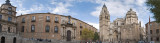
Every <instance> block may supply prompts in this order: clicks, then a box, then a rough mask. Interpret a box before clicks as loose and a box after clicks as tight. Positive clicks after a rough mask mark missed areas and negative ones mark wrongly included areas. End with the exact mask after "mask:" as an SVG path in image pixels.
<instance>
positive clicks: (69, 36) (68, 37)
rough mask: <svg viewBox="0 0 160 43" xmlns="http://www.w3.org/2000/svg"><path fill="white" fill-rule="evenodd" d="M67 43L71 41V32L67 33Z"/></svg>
mask: <svg viewBox="0 0 160 43" xmlns="http://www.w3.org/2000/svg"><path fill="white" fill-rule="evenodd" d="M67 41H71V31H70V30H68V31H67Z"/></svg>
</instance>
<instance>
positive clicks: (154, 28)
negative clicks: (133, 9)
mask: <svg viewBox="0 0 160 43" xmlns="http://www.w3.org/2000/svg"><path fill="white" fill-rule="evenodd" d="M145 25H146V34H147V35H148V26H149V23H147V24H145ZM159 30H160V23H157V22H155V21H153V22H150V40H151V41H154V42H156V43H159V42H160V32H159ZM147 40H148V38H147Z"/></svg>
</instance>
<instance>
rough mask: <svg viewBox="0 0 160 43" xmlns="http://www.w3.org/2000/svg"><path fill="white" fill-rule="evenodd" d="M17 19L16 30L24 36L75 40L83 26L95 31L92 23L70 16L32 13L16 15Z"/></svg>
mask: <svg viewBox="0 0 160 43" xmlns="http://www.w3.org/2000/svg"><path fill="white" fill-rule="evenodd" d="M17 19H18V20H17V30H18V31H17V32H18V33H20V35H22V37H24V38H35V39H55V40H64V41H76V40H81V38H80V35H81V31H82V30H83V29H84V28H87V29H89V30H92V31H94V32H97V29H96V28H95V27H93V26H92V25H89V24H87V23H85V22H83V21H81V20H78V19H76V18H73V17H71V16H63V15H57V14H52V13H33V14H24V15H21V16H17Z"/></svg>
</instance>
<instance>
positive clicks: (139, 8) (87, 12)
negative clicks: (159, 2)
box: [0, 0, 154, 29]
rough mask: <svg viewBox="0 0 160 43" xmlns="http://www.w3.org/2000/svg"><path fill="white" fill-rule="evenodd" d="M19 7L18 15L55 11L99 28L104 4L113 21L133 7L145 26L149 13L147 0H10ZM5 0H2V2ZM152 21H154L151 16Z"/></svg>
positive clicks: (0, 2) (0, 0)
mask: <svg viewBox="0 0 160 43" xmlns="http://www.w3.org/2000/svg"><path fill="white" fill-rule="evenodd" d="M10 1H11V4H12V5H13V6H16V7H17V16H19V15H21V14H28V13H48V12H50V13H55V14H60V15H66V16H68V15H71V16H72V17H74V18H77V19H80V20H82V21H84V22H87V23H89V24H91V25H93V26H94V27H96V28H97V29H99V15H100V11H101V9H102V6H103V5H104V3H105V5H106V6H107V8H108V11H109V13H110V16H111V22H113V20H115V19H116V18H124V17H125V15H126V13H127V11H129V9H130V8H132V9H133V10H134V11H136V13H137V16H138V17H139V18H138V20H139V21H141V22H142V26H145V25H144V24H146V23H147V22H148V18H149V15H150V16H151V17H152V16H153V14H152V13H151V12H150V11H148V7H147V6H146V5H145V2H146V0H10ZM3 3H5V0H0V4H3ZM151 21H154V19H153V18H151Z"/></svg>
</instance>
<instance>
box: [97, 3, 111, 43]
mask: <svg viewBox="0 0 160 43" xmlns="http://www.w3.org/2000/svg"><path fill="white" fill-rule="evenodd" d="M99 25H100V26H99V29H100V39H101V40H102V41H108V40H109V37H108V35H109V27H110V14H109V11H108V9H107V7H106V5H105V4H104V5H103V8H102V10H101V12H100V16H99Z"/></svg>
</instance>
